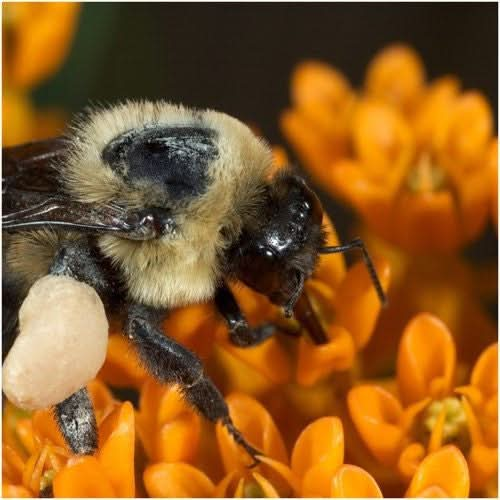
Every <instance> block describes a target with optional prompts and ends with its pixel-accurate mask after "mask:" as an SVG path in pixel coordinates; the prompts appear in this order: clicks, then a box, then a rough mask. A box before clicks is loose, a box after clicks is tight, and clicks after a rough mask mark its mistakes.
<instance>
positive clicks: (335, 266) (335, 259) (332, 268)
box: [313, 213, 345, 289]
mask: <svg viewBox="0 0 500 500" xmlns="http://www.w3.org/2000/svg"><path fill="white" fill-rule="evenodd" d="M322 224H323V230H324V231H325V233H326V242H325V246H336V245H339V244H340V242H339V238H338V236H337V232H336V230H335V227H334V225H333V223H332V221H331V219H330V218H329V217H328V215H327V214H326V213H323V221H322ZM344 276H345V261H344V257H343V255H342V254H331V255H320V256H319V260H318V264H317V265H316V269H315V270H314V272H313V278H316V279H318V280H320V281H323V282H324V283H326V284H327V285H329V286H331V287H332V288H334V289H335V288H337V286H338V284H339V283H340V282H341V281H342V279H343V278H344Z"/></svg>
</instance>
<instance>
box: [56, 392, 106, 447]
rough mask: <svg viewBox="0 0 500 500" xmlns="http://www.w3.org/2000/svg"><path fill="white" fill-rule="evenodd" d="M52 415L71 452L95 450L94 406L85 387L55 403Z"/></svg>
mask: <svg viewBox="0 0 500 500" xmlns="http://www.w3.org/2000/svg"><path fill="white" fill-rule="evenodd" d="M54 416H55V418H56V421H57V424H58V425H59V429H60V430H61V433H62V435H63V436H64V439H65V440H66V442H67V443H68V445H69V447H70V448H71V451H72V452H73V453H76V454H78V455H92V454H93V453H94V452H95V451H96V450H97V443H98V434H97V424H96V420H95V414H94V408H93V406H92V401H91V400H90V398H89V394H88V392H87V389H86V388H85V387H83V388H82V389H80V390H79V391H77V392H75V393H74V394H72V395H71V396H70V397H69V398H67V399H65V400H64V401H62V402H61V403H59V404H57V405H56V406H55V408H54Z"/></svg>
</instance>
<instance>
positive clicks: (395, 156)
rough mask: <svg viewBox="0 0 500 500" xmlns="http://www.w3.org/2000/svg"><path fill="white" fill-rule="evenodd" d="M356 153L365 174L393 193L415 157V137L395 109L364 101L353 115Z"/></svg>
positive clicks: (371, 101)
mask: <svg viewBox="0 0 500 500" xmlns="http://www.w3.org/2000/svg"><path fill="white" fill-rule="evenodd" d="M352 140H353V147H354V150H355V154H356V157H357V159H358V160H359V162H360V163H361V164H362V165H363V167H364V170H365V172H366V174H367V175H368V176H369V177H371V178H372V179H377V180H378V181H380V182H383V183H384V186H385V188H386V190H388V192H389V193H394V192H395V191H396V190H397V189H398V187H399V185H400V182H401V180H402V178H403V175H404V174H405V173H406V170H407V168H408V166H409V164H410V161H411V160H412V159H413V157H414V150H415V144H414V138H413V134H412V131H411V129H410V127H409V124H408V123H407V122H406V120H405V119H404V118H403V116H402V115H400V114H399V113H398V112H397V110H396V109H394V108H391V107H390V106H387V105H385V104H383V103H380V102H375V101H373V100H364V101H362V102H360V103H359V104H358V107H357V109H356V113H355V115H354V118H353V130H352Z"/></svg>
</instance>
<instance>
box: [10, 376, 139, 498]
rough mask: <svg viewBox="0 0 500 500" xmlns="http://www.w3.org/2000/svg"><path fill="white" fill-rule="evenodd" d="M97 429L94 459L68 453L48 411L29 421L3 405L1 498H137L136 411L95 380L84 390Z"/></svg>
mask: <svg viewBox="0 0 500 500" xmlns="http://www.w3.org/2000/svg"><path fill="white" fill-rule="evenodd" d="M88 389H89V393H90V396H91V399H92V403H93V405H94V408H95V413H96V419H97V423H98V429H99V449H98V451H97V453H96V455H95V456H75V455H73V454H72V453H71V452H70V451H69V450H68V448H67V446H66V444H65V442H64V440H63V437H62V436H61V434H60V432H59V429H58V427H57V424H56V422H55V421H54V419H53V416H52V413H51V411H50V410H38V411H35V412H34V413H33V415H32V416H31V417H29V416H24V415H22V414H19V412H18V411H17V410H16V409H15V408H14V407H13V406H12V405H11V404H10V403H7V409H6V412H7V413H6V415H5V416H4V421H3V423H4V427H3V438H4V445H3V464H4V468H3V494H4V496H28V497H31V496H38V495H39V494H40V493H42V492H43V493H45V494H46V493H47V491H44V490H48V491H52V492H53V494H54V496H55V497H110V496H113V497H132V496H134V495H135V481H134V449H135V423H134V410H133V407H132V405H131V403H130V402H125V403H118V402H116V401H114V400H113V398H112V397H111V394H110V393H109V391H108V390H107V389H106V388H105V387H104V386H103V385H102V384H101V383H100V382H98V381H97V380H96V381H93V382H90V383H89V385H88Z"/></svg>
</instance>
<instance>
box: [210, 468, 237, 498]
mask: <svg viewBox="0 0 500 500" xmlns="http://www.w3.org/2000/svg"><path fill="white" fill-rule="evenodd" d="M238 478H239V474H238V472H237V471H233V472H230V473H229V474H227V475H226V476H224V478H223V479H222V481H220V482H219V484H217V486H216V487H215V491H214V495H213V496H214V498H228V497H230V496H231V493H230V492H231V491H232V490H233V489H234V487H235V483H236V481H237V480H238Z"/></svg>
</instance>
